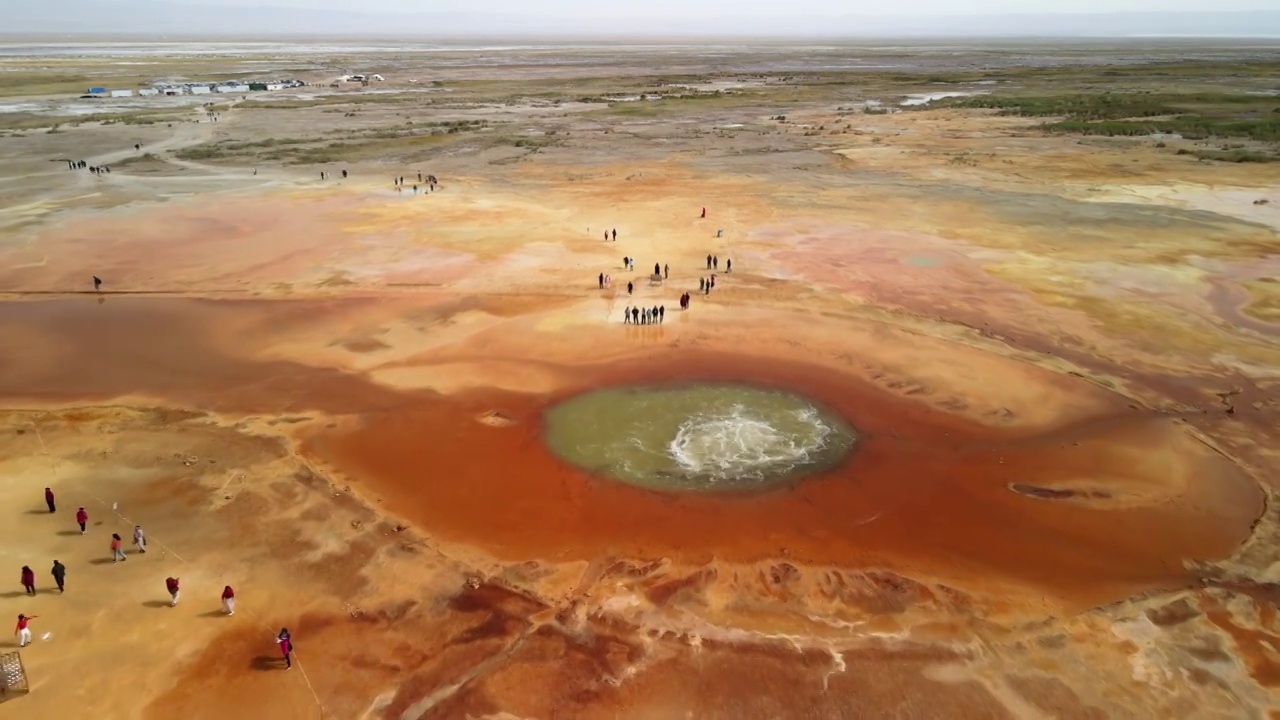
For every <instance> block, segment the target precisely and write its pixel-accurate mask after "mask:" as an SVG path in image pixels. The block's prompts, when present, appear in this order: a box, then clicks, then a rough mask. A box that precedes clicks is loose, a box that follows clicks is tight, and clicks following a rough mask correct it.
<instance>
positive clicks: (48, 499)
mask: <svg viewBox="0 0 1280 720" xmlns="http://www.w3.org/2000/svg"><path fill="white" fill-rule="evenodd" d="M44 504H45V505H48V506H49V512H51V513H52V512H58V506H57V504H56V503H54V502H53V488H45V489H44Z"/></svg>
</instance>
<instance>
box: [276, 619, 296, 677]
mask: <svg viewBox="0 0 1280 720" xmlns="http://www.w3.org/2000/svg"><path fill="white" fill-rule="evenodd" d="M276 642H277V643H278V644H279V645H280V654H281V655H283V656H284V667H285V669H286V670H288V669H289V668H291V667H293V637H292V636H290V635H289V628H280V634H279V635H277V636H276Z"/></svg>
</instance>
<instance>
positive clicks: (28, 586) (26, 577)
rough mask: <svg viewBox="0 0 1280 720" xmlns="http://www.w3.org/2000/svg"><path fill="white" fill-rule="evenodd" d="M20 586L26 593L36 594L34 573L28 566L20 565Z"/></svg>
mask: <svg viewBox="0 0 1280 720" xmlns="http://www.w3.org/2000/svg"><path fill="white" fill-rule="evenodd" d="M22 588H23V589H24V590H26V591H27V594H28V595H35V594H36V574H35V571H33V570H32V569H31V568H30V567H28V566H26V565H23V566H22Z"/></svg>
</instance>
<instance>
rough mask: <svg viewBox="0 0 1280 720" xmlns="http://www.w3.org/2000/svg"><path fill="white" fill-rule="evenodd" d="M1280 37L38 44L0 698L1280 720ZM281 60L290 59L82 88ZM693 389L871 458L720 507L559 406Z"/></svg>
mask: <svg viewBox="0 0 1280 720" xmlns="http://www.w3.org/2000/svg"><path fill="white" fill-rule="evenodd" d="M1278 70H1280V45H1277V44H1275V43H1272V42H1264V41H1259V42H1251V43H1249V42H1227V41H1217V42H1209V41H1131V42H1124V43H1121V42H1115V43H1101V42H1096V43H1076V44H1066V43H1060V44H1048V43H1044V44H1032V43H1012V42H1010V43H946V44H943V43H933V44H927V43H915V44H911V43H907V44H890V43H870V42H868V43H835V44H812V43H810V44H796V43H790V44H788V43H765V42H759V43H753V42H733V43H727V42H719V43H717V42H707V43H691V42H688V43H662V42H652V43H632V44H627V43H604V44H599V45H588V44H574V43H560V44H553V43H547V44H511V43H507V44H503V45H501V46H496V45H493V44H487V45H486V44H471V45H467V44H461V43H459V44H452V45H450V44H434V45H433V44H427V43H420V42H409V41H405V42H390V41H367V42H364V41H362V42H355V41H343V42H338V41H327V42H325V43H318V44H317V43H312V44H304V43H296V42H249V41H244V42H232V41H222V42H196V41H191V42H188V43H180V42H173V43H144V42H137V41H128V42H123V41H122V42H111V43H107V42H100V43H96V42H88V41H86V42H83V43H71V44H68V43H65V42H51V41H48V40H41V39H24V40H21V41H19V40H15V39H12V38H9V39H7V40H6V42H5V43H2V44H0V71H2V72H0V205H2V206H3V212H2V213H0V434H2V435H3V437H4V441H3V442H2V443H0V512H3V513H4V514H5V515H6V517H5V519H4V521H3V522H0V541H2V542H0V556H2V557H3V558H4V561H5V563H4V565H3V568H0V569H2V570H3V571H4V572H11V573H12V576H13V585H12V586H11V590H10V591H7V592H4V593H0V604H3V606H4V607H5V609H6V612H8V614H9V616H10V618H11V619H12V618H15V617H16V615H17V614H18V613H25V614H27V615H35V616H37V617H36V619H35V620H34V621H33V623H32V629H33V631H34V634H35V641H34V643H33V644H32V645H30V646H29V647H27V648H23V649H22V650H21V651H20V656H21V662H22V665H23V668H24V669H25V672H26V675H27V680H28V684H29V688H28V689H27V691H26V692H14V693H11V694H10V695H8V696H6V697H5V700H4V702H0V717H60V716H67V715H72V714H79V715H82V716H92V717H100V718H155V719H164V718H205V717H208V718H214V717H218V718H222V717H228V716H231V717H239V718H343V719H345V718H371V719H372V718H387V719H395V720H419V719H420V718H489V719H491V720H498V719H503V720H511V719H514V718H538V719H544V718H546V719H549V718H731V719H735V720H736V719H748V718H956V719H961V718H1036V719H1038V718H1060V719H1063V720H1065V719H1068V718H1268V717H1272V718H1274V717H1280V693H1278V692H1277V691H1278V689H1280V618H1277V613H1276V604H1277V603H1278V602H1280V584H1277V583H1280V565H1277V563H1276V552H1277V549H1280V514H1277V509H1276V507H1275V502H1274V497H1275V495H1274V493H1275V486H1276V483H1277V478H1280V474H1278V471H1280V238H1278V237H1277V228H1280V164H1277V162H1274V161H1275V160H1276V159H1277V158H1278V157H1280V155H1278V154H1277V153H1278V152H1280V150H1278V148H1277V146H1276V143H1277V141H1280V95H1278V93H1280V87H1277V85H1276V77H1277V71H1278ZM353 73H363V74H373V73H377V74H379V75H380V76H381V77H382V78H383V80H381V81H372V82H368V83H361V82H337V81H336V80H337V78H339V77H340V76H343V75H351V74H353ZM265 78H292V79H298V80H302V81H304V82H306V83H308V84H307V85H306V86H303V87H298V88H287V89H281V90H273V91H268V92H247V93H231V94H211V95H206V96H181V97H137V96H133V97H127V98H98V99H81V98H80V97H79V96H80V95H81V94H82V93H84V92H85V90H86V89H87V88H89V87H94V86H103V87H108V88H134V89H136V88H138V87H148V86H151V85H152V84H155V83H163V82H169V83H181V82H197V81H227V80H237V79H243V80H253V79H265ZM81 160H83V161H85V163H86V165H88V166H93V167H102V166H105V167H109V168H110V172H109V173H107V172H105V171H103V172H100V173H92V172H90V171H89V170H88V169H69V167H68V161H72V162H77V161H81ZM322 173H324V174H325V176H324V178H323V179H322V176H321V174H322ZM427 175H434V176H435V177H437V178H438V180H439V182H438V185H437V186H436V187H434V188H428V187H427V184H426V183H425V181H422V180H420V179H419V178H420V177H423V178H425V177H426V176H427ZM399 178H404V183H403V185H400V184H399V183H398V180H399ZM704 209H705V216H704V212H703V211H704ZM615 230H616V232H617V238H616V240H615V239H613V238H612V235H611V234H610V235H609V236H608V238H609V239H605V237H606V232H607V231H608V232H612V231H615ZM708 255H710V256H713V257H714V258H715V259H716V260H717V266H718V267H717V268H716V269H715V270H714V271H713V270H708V269H707V267H706V257H707V256H708ZM624 257H630V258H635V266H636V269H635V270H629V269H626V268H624V265H623V258H624ZM727 260H732V263H733V270H732V272H724V271H723V269H722V268H723V264H724V263H725V261H727ZM655 264H658V265H660V266H662V270H663V272H661V273H659V274H658V276H657V277H655V276H654V275H653V274H652V273H651V270H652V268H653V266H654V265H655ZM713 272H715V275H716V285H715V287H714V289H713V290H711V291H710V292H709V293H705V292H703V291H700V290H699V284H700V280H704V279H705V278H708V277H709V276H710V275H711V274H712V273H713ZM601 275H609V276H610V278H611V281H612V282H611V285H610V286H609V287H606V288H602V287H600V280H599V278H600V276H601ZM95 276H97V277H99V278H101V279H102V281H103V285H102V287H101V288H100V289H98V290H95V288H94V286H93V283H92V278H93V277H95ZM628 282H630V283H632V284H633V291H632V293H633V294H630V295H629V294H628V292H627V289H626V284H627V283H628ZM686 292H687V293H691V295H692V300H691V304H690V307H689V309H688V310H685V311H681V310H679V309H678V298H679V297H680V295H681V294H683V293H686ZM637 304H638V305H642V306H644V307H649V306H654V305H661V306H663V308H664V310H665V314H664V321H663V322H662V323H661V324H654V325H632V324H624V322H623V310H624V308H628V307H631V306H634V305H637ZM696 382H721V383H745V384H751V385H756V386H760V387H767V388H777V389H782V390H786V391H789V392H793V393H798V394H800V395H803V396H805V397H809V398H813V399H814V400H815V401H817V402H820V403H822V404H823V405H824V406H825V407H827V408H830V409H831V411H832V412H834V413H837V414H839V415H840V416H841V417H842V418H844V419H845V420H846V421H847V422H848V423H849V424H850V425H851V426H852V427H854V428H856V429H857V431H858V443H857V447H856V448H855V449H854V451H853V452H852V453H851V454H850V455H849V457H848V458H847V459H845V461H844V462H842V463H841V464H840V465H839V466H838V467H836V468H834V469H830V470H825V471H823V472H820V473H816V474H814V475H812V476H810V477H806V478H802V479H800V480H798V481H796V482H794V483H789V484H787V485H785V486H781V487H770V488H768V489H762V490H760V491H759V492H734V493H691V492H662V491H655V490H651V489H644V488H637V487H634V486H630V485H627V484H623V483H619V482H616V481H614V480H611V479H609V478H608V477H605V476H603V475H602V474H601V473H598V472H593V471H591V470H588V469H583V468H579V467H576V466H574V465H573V464H571V463H569V462H566V461H565V460H564V459H563V458H562V457H560V456H558V455H556V454H555V453H552V452H551V451H549V450H548V448H547V446H546V443H545V442H544V434H545V422H546V420H545V418H546V416H545V413H546V411H547V409H548V408H550V407H552V406H554V405H555V404H557V403H558V402H560V401H562V400H565V399H567V398H571V397H573V396H575V395H578V394H579V393H583V392H586V391H590V390H595V389H600V388H609V387H618V386H627V385H651V384H658V385H662V384H668V385H669V384H680V383H696ZM46 486H49V487H52V488H54V490H55V492H56V493H57V497H58V512H57V513H53V514H50V513H48V512H47V511H46V510H45V507H44V500H43V497H42V493H43V489H44V488H45V487H46ZM80 506H83V507H85V509H86V511H87V512H88V514H89V516H90V521H89V527H88V531H87V532H86V533H84V534H83V535H82V534H81V533H80V531H79V529H78V528H76V526H75V521H74V518H73V513H74V512H75V509H76V508H77V507H80ZM134 525H141V526H143V527H144V528H146V531H147V533H148V536H149V538H150V541H151V545H150V548H149V552H148V553H146V554H145V555H141V554H135V553H132V552H131V553H130V554H129V555H128V561H127V562H124V563H113V562H111V559H110V554H109V551H108V542H109V537H110V534H111V533H113V532H115V533H119V534H121V535H122V536H123V537H125V538H126V541H127V539H128V538H129V536H130V534H131V533H132V529H133V526H134ZM55 558H56V559H58V560H60V561H61V562H63V563H64V564H65V565H66V566H67V568H68V576H67V588H66V592H65V593H58V592H57V590H56V589H55V588H53V586H52V581H51V579H50V577H49V574H48V566H49V565H50V564H51V563H52V561H53V560H54V559H55ZM23 565H30V566H31V567H32V568H33V569H35V570H36V573H37V579H38V580H37V586H38V593H37V595H36V596H35V597H28V596H27V595H26V594H25V593H24V591H23V590H22V589H21V587H20V586H19V584H18V582H17V579H18V571H19V568H21V567H22V566H23ZM168 576H175V577H179V578H180V579H181V581H182V587H183V591H182V592H183V594H182V599H181V602H180V603H179V604H178V605H176V606H174V607H170V606H169V604H168V596H167V594H166V593H165V590H164V579H165V578H166V577H168ZM224 585H231V586H233V587H234V588H235V590H236V593H237V601H238V606H237V612H236V613H235V615H233V616H226V615H224V614H222V612H221V611H220V608H219V602H218V598H219V594H220V593H221V590H222V588H223V586H224ZM281 627H288V628H289V629H290V631H291V633H292V635H293V637H294V641H295V644H296V647H297V654H296V660H297V662H296V663H295V666H294V668H293V669H290V670H285V669H284V668H283V666H282V664H281V662H280V659H279V653H278V652H277V650H276V646H275V643H274V642H273V638H274V636H275V633H276V632H277V631H278V630H279V629H280V628H281ZM13 645H14V646H15V647H13V648H4V650H5V651H16V650H17V648H16V642H14V643H13Z"/></svg>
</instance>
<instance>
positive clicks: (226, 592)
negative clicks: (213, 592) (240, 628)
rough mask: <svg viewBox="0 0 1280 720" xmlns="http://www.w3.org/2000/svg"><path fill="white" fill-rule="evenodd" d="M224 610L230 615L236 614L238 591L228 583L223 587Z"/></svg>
mask: <svg viewBox="0 0 1280 720" xmlns="http://www.w3.org/2000/svg"><path fill="white" fill-rule="evenodd" d="M222 612H224V613H226V614H228V615H235V614H236V591H235V590H232V589H231V586H230V585H228V586H226V587H224V588H222Z"/></svg>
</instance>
